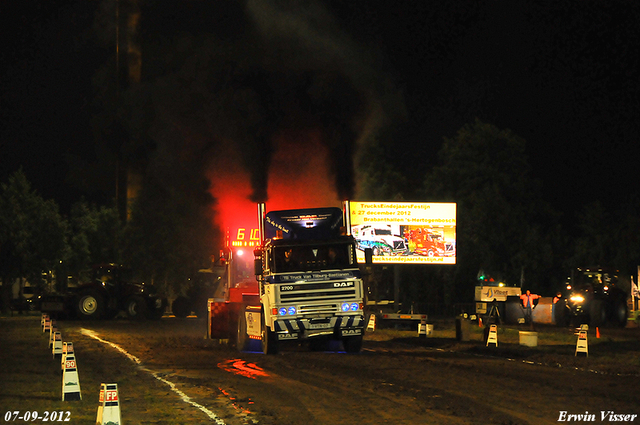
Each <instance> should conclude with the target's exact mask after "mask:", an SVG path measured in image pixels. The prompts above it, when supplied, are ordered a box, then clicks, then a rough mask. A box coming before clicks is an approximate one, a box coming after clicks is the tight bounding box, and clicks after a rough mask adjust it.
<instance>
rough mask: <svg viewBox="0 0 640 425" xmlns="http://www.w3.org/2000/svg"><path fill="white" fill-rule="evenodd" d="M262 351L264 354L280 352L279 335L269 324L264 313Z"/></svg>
mask: <svg viewBox="0 0 640 425" xmlns="http://www.w3.org/2000/svg"><path fill="white" fill-rule="evenodd" d="M262 352H263V353H264V354H277V353H278V336H277V335H276V333H275V332H273V331H272V330H271V329H269V327H268V326H267V321H266V319H265V317H264V313H263V314H262Z"/></svg>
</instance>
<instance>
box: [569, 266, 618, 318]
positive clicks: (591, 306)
mask: <svg viewBox="0 0 640 425" xmlns="http://www.w3.org/2000/svg"><path fill="white" fill-rule="evenodd" d="M627 296H628V294H627V293H626V292H625V291H623V290H622V289H621V288H620V286H619V282H618V271H617V270H615V269H613V268H610V267H585V268H578V269H576V270H574V271H573V272H572V274H571V277H570V278H569V279H567V285H566V290H565V294H564V297H563V299H564V303H565V306H566V308H565V314H566V315H567V316H568V317H569V320H570V321H571V323H572V324H574V325H580V324H583V323H587V324H589V325H590V326H594V327H595V326H603V325H607V324H608V325H613V326H619V327H624V326H626V324H627V316H628V310H627Z"/></svg>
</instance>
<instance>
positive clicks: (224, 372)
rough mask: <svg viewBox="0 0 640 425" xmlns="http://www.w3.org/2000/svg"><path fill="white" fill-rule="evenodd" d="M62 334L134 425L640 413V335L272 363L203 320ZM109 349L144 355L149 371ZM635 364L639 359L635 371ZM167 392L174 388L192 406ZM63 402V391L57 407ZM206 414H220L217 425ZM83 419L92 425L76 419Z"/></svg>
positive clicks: (400, 344)
mask: <svg viewBox="0 0 640 425" xmlns="http://www.w3.org/2000/svg"><path fill="white" fill-rule="evenodd" d="M0 320H2V321H3V322H5V323H2V326H3V328H6V326H24V327H26V326H32V325H33V322H32V323H29V322H27V321H25V320H24V319H22V320H13V319H0ZM33 320H34V321H35V320H39V318H34V319H33ZM60 328H61V330H62V332H63V335H66V336H67V338H69V339H73V341H74V345H75V346H76V347H77V348H76V351H78V357H79V364H80V365H81V366H80V368H81V369H80V370H81V371H82V372H81V373H82V374H83V376H84V378H83V379H84V380H83V382H86V385H84V388H99V383H100V382H111V381H114V382H119V388H120V391H121V393H122V394H123V402H122V407H121V408H122V412H123V416H125V415H126V423H127V424H131V423H134V424H135V423H140V424H147V423H149V424H151V423H153V424H159V423H167V424H169V423H171V424H176V423H212V422H214V421H215V420H218V421H219V423H227V424H240V423H260V424H305V425H308V424H352V423H354V422H358V423H376V424H382V423H388V424H419V423H420V424H421V423H432V424H526V423H530V424H540V423H557V421H558V419H559V418H560V417H561V415H562V412H567V413H566V414H567V415H569V414H585V412H588V413H589V414H594V415H595V419H596V420H595V421H591V422H590V423H593V422H595V423H603V422H606V421H601V411H604V412H605V413H606V412H607V411H615V412H616V413H619V414H638V413H640V407H639V406H640V403H639V402H638V391H637V388H638V385H637V381H638V373H639V372H640V364H639V363H638V362H639V360H638V357H639V356H638V354H639V353H640V348H639V347H638V334H639V330H638V329H637V328H629V329H625V330H621V331H616V332H618V333H620V335H621V338H620V341H622V342H621V343H620V344H621V345H612V344H617V340H618V339H616V340H613V339H611V340H610V341H606V342H607V343H605V341H599V342H601V344H600V345H595V344H594V345H593V346H592V348H591V349H590V353H589V354H590V356H589V358H576V357H575V356H574V350H575V345H566V344H564V345H563V344H561V343H556V344H555V346H554V347H553V348H552V349H546V348H544V347H540V348H524V349H523V348H522V347H521V346H519V345H518V344H514V343H509V342H508V341H507V340H506V339H507V336H506V333H505V340H504V341H502V342H501V343H500V344H499V347H498V348H496V347H486V346H485V345H484V344H483V343H482V341H480V340H476V341H474V340H473V338H472V341H470V342H468V343H458V342H457V341H456V340H455V339H454V338H447V337H438V335H437V333H436V336H435V337H434V338H427V339H419V338H417V337H416V336H415V335H414V333H413V332H406V333H397V332H395V333H394V332H389V333H387V332H385V331H376V332H375V333H373V334H369V335H368V336H367V337H366V340H365V343H364V350H363V352H362V353H361V354H358V355H347V354H345V353H340V352H310V351H308V350H307V348H306V347H298V346H290V347H286V348H285V349H284V350H283V351H282V353H281V354H279V355H275V356H265V355H262V354H259V353H237V352H235V351H233V350H231V349H230V348H228V347H226V346H225V345H220V344H217V343H215V342H214V341H210V340H206V339H205V338H204V335H205V323H204V322H203V321H200V320H197V319H184V320H179V319H175V318H166V317H165V318H163V319H162V320H161V321H160V322H142V323H140V322H130V321H125V320H115V321H107V322H78V321H73V322H64V323H60ZM2 332H3V333H2V339H3V341H6V339H5V338H7V337H11V338H18V337H24V338H29V336H28V334H29V332H21V333H20V332H17V333H9V332H7V331H4V330H3V331H2ZM612 334H613V333H612ZM34 335H36V337H38V336H39V337H41V335H38V334H37V333H34ZM90 335H96V336H97V337H98V338H101V339H102V341H99V340H97V339H95V338H92V337H91V336H90ZM385 335H386V336H385ZM398 335H400V336H401V337H398ZM389 336H395V339H392V340H390V339H389ZM475 336H478V335H474V337H475ZM480 338H481V337H480ZM105 341H108V342H111V343H114V344H117V345H118V346H119V347H121V348H122V349H124V350H125V351H126V352H128V353H129V354H130V355H132V356H135V357H136V358H137V359H139V361H140V362H141V365H142V366H139V365H137V364H136V363H134V362H133V361H132V360H130V359H128V358H127V357H125V356H124V355H123V354H122V353H121V352H119V351H117V350H116V349H115V348H113V346H109V345H106V342H105ZM633 341H635V343H634V342H633ZM38 343H42V341H39V342H38ZM594 343H595V341H594ZM40 345H42V344H40ZM622 349H624V350H625V352H624V353H623V352H622V351H621V350H622ZM12 350H13V349H12ZM16 350H18V348H16ZM4 351H5V350H3V352H4ZM26 355H28V353H27V352H20V353H13V355H11V356H3V358H2V361H3V362H11V361H15V360H11V359H15V357H16V356H17V357H18V358H20V356H26ZM47 355H49V353H47ZM8 357H10V358H8ZM22 358H24V357H22ZM630 358H631V359H633V358H635V359H636V360H635V364H633V363H632V361H631V362H630V361H629V360H628V359H630ZM609 359H610V360H609ZM620 360H623V361H622V362H620ZM618 363H621V364H620V365H619V366H615V367H614V366H612V365H613V364H618ZM5 364H6V363H5ZM141 367H142V368H144V369H141ZM605 369H607V370H605ZM599 372H606V373H599ZM620 373H621V374H620ZM0 376H1V377H2V379H3V381H6V380H9V381H8V382H3V389H2V390H1V392H0V405H2V407H3V408H5V409H23V410H24V409H25V408H29V406H28V404H29V402H28V400H29V397H28V395H27V394H24V395H17V394H13V393H12V390H11V380H12V379H13V378H12V377H11V376H12V375H7V374H3V375H0ZM163 380H164V381H163ZM91 381H93V382H91ZM167 382H171V383H173V384H175V385H176V388H178V389H179V390H180V391H182V392H183V393H184V394H185V395H186V396H187V397H188V398H189V400H190V402H191V404H189V403H187V402H185V401H184V400H183V399H181V397H180V396H179V395H178V394H176V392H174V391H172V390H171V389H170V387H169V385H168V384H167ZM5 384H6V385H5ZM16 388H17V387H16ZM634 390H635V391H634ZM85 391H86V390H85ZM94 392H95V391H94ZM54 393H55V391H54ZM18 396H20V397H21V398H20V397H18ZM58 396H59V390H58V393H57V394H55V396H54V399H56V398H55V397H58ZM47 397H48V396H47V395H44V396H41V398H42V399H43V400H40V404H42V403H44V404H45V406H46V404H47V400H46V398H47ZM85 398H94V399H95V401H93V402H92V401H86V402H85V400H83V402H81V404H80V405H78V406H77V407H78V408H79V409H84V408H85V407H84V406H85V404H86V409H87V411H88V412H89V413H87V414H86V415H87V416H91V414H92V413H91V412H92V411H95V408H94V407H93V406H97V404H96V403H97V393H95V394H91V395H90V397H89V396H88V397H85ZM16 400H21V401H16ZM56 400H57V399H56ZM18 403H22V404H23V405H24V407H20V406H19V405H18ZM50 404H51V407H50V408H49V410H51V409H54V408H55V409H60V407H57V406H58V405H59V402H57V401H55V402H54V401H53V400H52V401H51V402H50ZM196 405H199V406H202V407H203V408H204V409H205V410H206V411H210V412H214V415H215V418H217V419H215V420H214V419H211V417H210V416H207V415H206V412H205V410H202V409H199V408H198V407H196ZM67 406H68V405H66V406H65V405H63V407H67ZM73 407H74V408H75V407H76V405H73ZM2 413H4V412H2ZM75 417H76V418H80V417H83V416H82V414H81V413H77V414H76V415H75ZM94 419H95V417H94ZM123 420H124V419H123ZM634 422H635V423H640V419H638V418H637V417H636V418H635V421H634ZM71 423H75V422H73V421H72V422H71ZM85 423H86V422H85Z"/></svg>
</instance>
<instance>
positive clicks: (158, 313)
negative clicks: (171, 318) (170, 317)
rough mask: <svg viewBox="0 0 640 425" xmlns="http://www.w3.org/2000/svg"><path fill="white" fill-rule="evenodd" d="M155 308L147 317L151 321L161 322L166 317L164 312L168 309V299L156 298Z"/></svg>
mask: <svg viewBox="0 0 640 425" xmlns="http://www.w3.org/2000/svg"><path fill="white" fill-rule="evenodd" d="M153 301H154V304H155V305H154V306H153V307H152V308H151V309H150V310H149V311H148V312H147V316H148V317H149V319H151V320H160V319H162V316H164V312H165V310H166V309H167V303H168V302H167V299H166V298H156V299H154V300H153Z"/></svg>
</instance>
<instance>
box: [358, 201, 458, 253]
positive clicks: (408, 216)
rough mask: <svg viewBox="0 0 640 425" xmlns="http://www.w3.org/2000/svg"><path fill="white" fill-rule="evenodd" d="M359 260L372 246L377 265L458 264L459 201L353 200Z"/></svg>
mask: <svg viewBox="0 0 640 425" xmlns="http://www.w3.org/2000/svg"><path fill="white" fill-rule="evenodd" d="M350 207H351V208H350V211H351V233H352V234H353V237H354V238H355V239H356V243H357V247H358V250H357V251H358V261H359V262H364V250H365V249H366V248H371V250H372V251H373V263H374V264H386V263H396V264H400V263H407V264H455V263H456V204H455V203H418V202H358V201H351V206H350Z"/></svg>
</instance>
